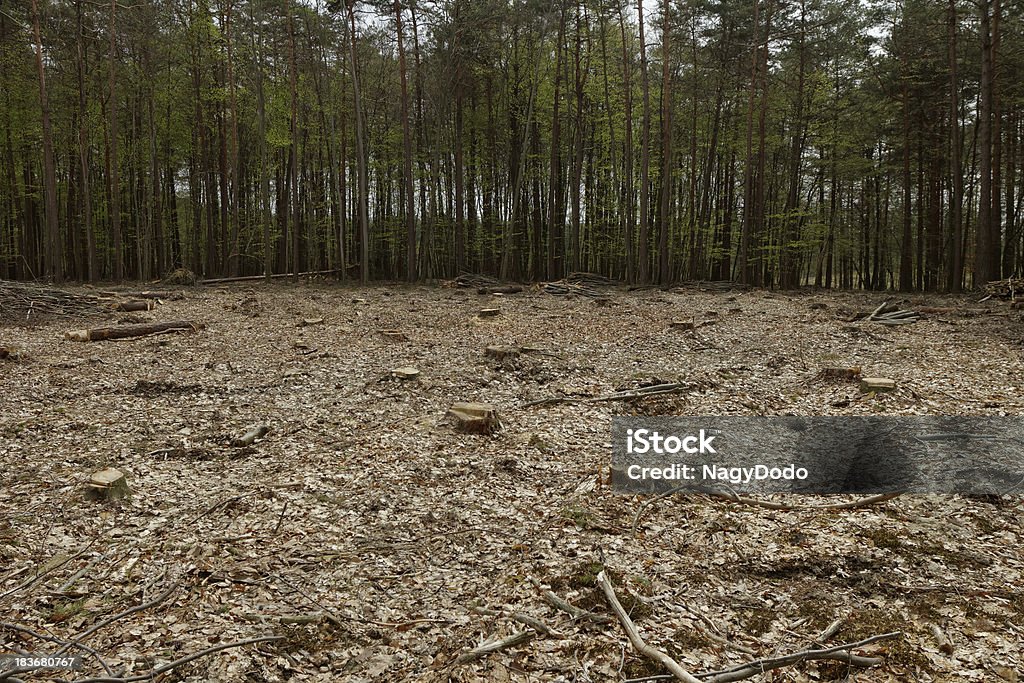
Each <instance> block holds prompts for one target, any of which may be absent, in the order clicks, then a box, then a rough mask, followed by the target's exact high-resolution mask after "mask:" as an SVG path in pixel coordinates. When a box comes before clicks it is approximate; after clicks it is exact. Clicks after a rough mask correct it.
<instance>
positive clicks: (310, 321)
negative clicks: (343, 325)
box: [299, 318, 324, 327]
mask: <svg viewBox="0 0 1024 683" xmlns="http://www.w3.org/2000/svg"><path fill="white" fill-rule="evenodd" d="M323 321H324V319H323V318H303V319H302V322H301V323H299V327H311V326H313V325H319V324H320V323H322V322H323Z"/></svg>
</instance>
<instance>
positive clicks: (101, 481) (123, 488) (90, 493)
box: [85, 467, 131, 500]
mask: <svg viewBox="0 0 1024 683" xmlns="http://www.w3.org/2000/svg"><path fill="white" fill-rule="evenodd" d="M129 495H131V489H129V488H128V478H127V477H126V476H125V475H124V472H122V471H121V470H116V469H114V468H112V467H111V468H107V469H105V470H100V471H98V472H93V473H92V475H91V476H90V477H89V484H88V487H87V488H86V490H85V497H86V498H87V499H89V500H120V499H122V498H126V497H128V496H129Z"/></svg>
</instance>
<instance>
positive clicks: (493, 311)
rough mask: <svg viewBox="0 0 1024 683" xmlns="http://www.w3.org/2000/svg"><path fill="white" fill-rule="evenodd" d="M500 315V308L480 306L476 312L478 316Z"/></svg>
mask: <svg viewBox="0 0 1024 683" xmlns="http://www.w3.org/2000/svg"><path fill="white" fill-rule="evenodd" d="M498 315H501V309H498V308H481V309H480V312H479V313H477V314H476V317H478V318H493V317H495V316H498Z"/></svg>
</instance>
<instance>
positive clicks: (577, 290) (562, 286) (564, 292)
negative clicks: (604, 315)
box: [544, 280, 607, 299]
mask: <svg viewBox="0 0 1024 683" xmlns="http://www.w3.org/2000/svg"><path fill="white" fill-rule="evenodd" d="M544 291H545V292H547V293H548V294H554V295H556V296H569V295H576V296H586V297H590V298H591V299H604V298H606V296H607V295H606V294H604V293H603V292H599V291H597V290H596V289H592V288H590V287H587V286H585V285H578V284H573V283H571V282H568V281H567V280H559V281H558V282H547V283H545V284H544Z"/></svg>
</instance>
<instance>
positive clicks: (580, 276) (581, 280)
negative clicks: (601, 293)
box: [565, 273, 618, 287]
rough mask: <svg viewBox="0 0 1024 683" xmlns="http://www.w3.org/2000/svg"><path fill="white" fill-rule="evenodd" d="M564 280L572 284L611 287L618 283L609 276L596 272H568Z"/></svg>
mask: <svg viewBox="0 0 1024 683" xmlns="http://www.w3.org/2000/svg"><path fill="white" fill-rule="evenodd" d="M565 281H566V282H568V283H570V284H574V285H586V286H589V287H612V286H614V285H617V284H618V283H617V282H616V281H615V280H612V279H611V278H607V277H605V276H604V275H598V274H597V273H569V274H568V275H566V276H565Z"/></svg>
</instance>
